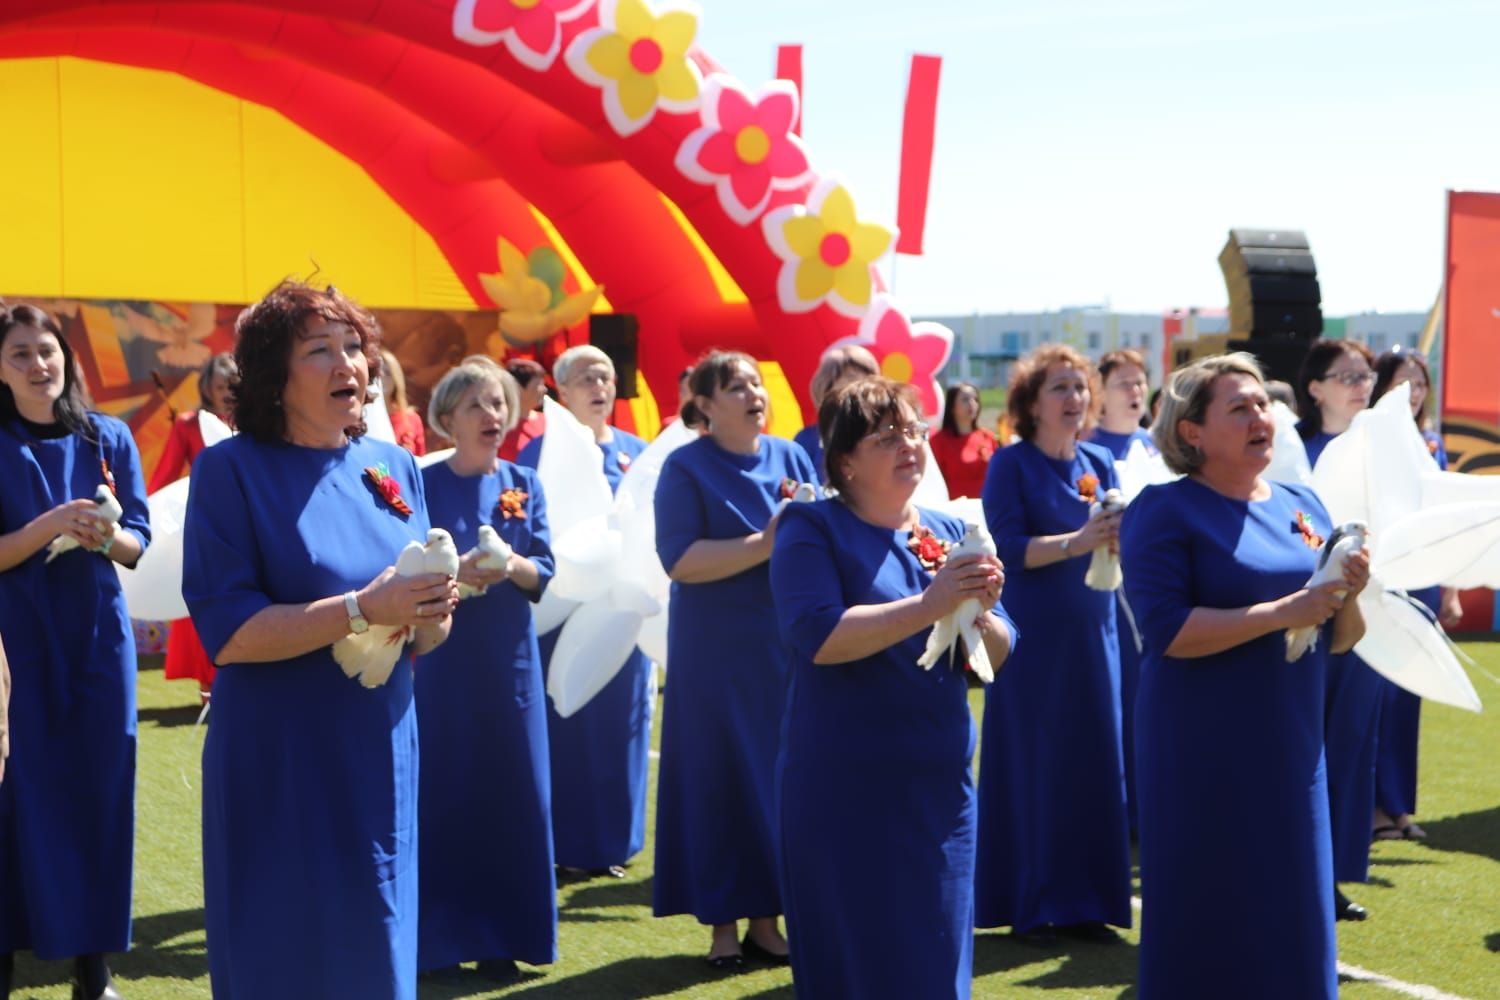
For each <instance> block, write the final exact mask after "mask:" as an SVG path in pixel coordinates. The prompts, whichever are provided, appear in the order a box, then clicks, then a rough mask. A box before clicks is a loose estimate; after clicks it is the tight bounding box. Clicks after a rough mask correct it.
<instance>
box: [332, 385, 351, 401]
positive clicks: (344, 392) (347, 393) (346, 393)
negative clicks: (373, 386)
mask: <svg viewBox="0 0 1500 1000" xmlns="http://www.w3.org/2000/svg"><path fill="white" fill-rule="evenodd" d="M329 395H330V396H332V397H333V398H334V399H338V400H352V399H353V398H354V396H355V390H354V386H352V385H351V386H349V387H348V388H347V389H335V390H333V392H331V393H329Z"/></svg>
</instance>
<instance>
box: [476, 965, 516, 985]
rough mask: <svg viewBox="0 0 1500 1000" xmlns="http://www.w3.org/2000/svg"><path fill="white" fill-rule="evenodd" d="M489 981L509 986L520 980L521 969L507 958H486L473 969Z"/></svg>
mask: <svg viewBox="0 0 1500 1000" xmlns="http://www.w3.org/2000/svg"><path fill="white" fill-rule="evenodd" d="M475 971H476V972H478V973H479V974H480V975H481V976H483V977H484V978H486V979H488V980H489V981H490V982H493V983H499V984H500V985H501V986H509V985H510V984H511V983H518V982H520V981H521V970H520V969H519V968H517V967H516V963H515V962H512V961H511V960H510V959H508V958H487V959H485V960H484V961H482V962H480V963H479V966H478V968H477V969H476V970H475Z"/></svg>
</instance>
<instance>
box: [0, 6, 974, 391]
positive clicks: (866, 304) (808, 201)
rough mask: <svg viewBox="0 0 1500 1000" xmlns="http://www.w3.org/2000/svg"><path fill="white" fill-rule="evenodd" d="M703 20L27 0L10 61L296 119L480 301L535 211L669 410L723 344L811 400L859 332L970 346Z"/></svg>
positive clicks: (897, 345) (578, 10) (791, 115)
mask: <svg viewBox="0 0 1500 1000" xmlns="http://www.w3.org/2000/svg"><path fill="white" fill-rule="evenodd" d="M698 20H699V15H698V12H697V11H696V9H695V8H690V7H667V6H665V5H663V6H654V5H652V4H650V3H648V2H647V0H321V2H316V3H306V2H292V0H252V2H242V3H189V2H165V3H111V2H81V0H10V2H7V3H6V4H5V5H4V7H3V9H0V58H17V57H27V56H60V55H72V56H78V57H81V58H86V59H92V60H98V61H103V62H111V63H118V64H123V65H131V66H139V67H147V68H153V69H160V70H168V71H171V72H174V73H177V74H180V75H182V76H184V77H187V78H189V79H192V80H195V81H198V82H200V83H202V84H205V85H207V86H209V87H212V88H215V89H217V90H220V91H223V92H225V93H229V94H232V95H235V96H237V97H241V98H244V99H246V100H250V101H253V102H255V103H258V104H262V105H265V106H267V107H270V108H272V109H275V110H277V111H279V112H281V113H282V114H284V115H285V116H287V117H288V118H289V119H291V120H292V121H294V122H295V123H297V124H298V125H300V126H301V127H302V128H303V129H305V130H306V131H308V132H309V133H311V134H312V135H314V136H316V137H317V138H319V139H320V140H321V141H323V142H325V143H326V144H328V145H329V146H330V147H332V148H334V149H337V150H338V151H340V152H341V153H343V154H344V155H345V156H347V157H349V158H350V159H351V160H353V161H354V162H356V163H358V164H359V165H360V166H362V167H363V168H364V169H365V170H366V171H367V172H368V173H369V175H370V176H371V177H372V178H373V179H374V180H375V182H376V183H377V184H379V185H380V186H381V187H382V188H384V189H385V191H386V192H387V193H388V194H389V195H390V196H391V197H392V198H393V199H394V200H395V201H396V202H397V203H398V204H399V205H400V206H401V207H402V208H404V209H405V210H406V211H407V212H408V213H409V214H410V215H411V217H412V218H413V219H414V220H416V221H417V223H418V224H419V225H421V226H422V227H423V228H424V229H426V230H427V232H428V233H429V234H430V235H431V236H432V237H433V239H434V241H435V242H436V243H437V244H438V247H439V248H440V249H441V251H442V252H443V254H444V255H445V256H446V257H447V259H448V261H449V263H450V264H451V266H452V267H453V270H454V272H455V273H456V274H457V275H458V276H459V277H460V279H461V280H462V281H463V282H464V284H465V287H466V288H467V290H468V291H469V293H470V294H471V295H472V296H473V298H474V300H475V301H476V302H478V303H480V304H482V305H496V303H493V302H492V300H491V299H490V297H489V296H488V295H487V293H486V290H485V288H484V286H483V284H482V283H481V281H480V279H479V275H481V274H486V273H493V272H495V271H496V270H497V261H496V241H497V238H498V237H501V236H503V237H505V238H507V239H508V240H510V242H512V243H514V244H517V245H519V246H523V247H524V246H531V245H537V244H541V243H544V242H545V241H546V238H545V235H544V234H543V232H542V229H541V226H540V224H539V222H538V221H537V219H536V218H535V216H534V215H533V214H532V212H531V210H530V208H529V207H528V203H529V204H530V205H534V206H536V209H537V211H539V212H541V213H542V214H543V215H544V216H546V217H547V218H548V219H549V220H550V221H551V223H552V224H553V225H554V226H555V227H556V228H557V230H558V231H559V233H560V234H561V235H562V237H563V238H564V240H565V241H566V243H567V244H568V245H569V246H570V247H571V249H572V251H573V253H574V254H575V255H576V256H577V258H578V260H579V262H580V263H581V265H582V266H583V268H584V269H585V270H586V271H587V272H588V273H589V274H590V275H591V276H592V278H593V279H594V280H596V281H598V282H600V283H602V284H604V285H605V286H606V287H607V290H608V295H609V299H610V302H611V305H612V307H613V308H614V310H615V311H618V312H628V313H634V314H635V315H636V316H637V317H638V318H639V320H640V328H641V346H640V368H641V372H642V374H643V375H644V377H645V378H646V380H647V382H648V384H649V385H650V386H651V388H652V391H653V394H654V395H655V396H656V398H657V399H659V400H661V401H662V402H663V404H665V405H666V406H670V405H671V403H672V401H675V399H676V389H675V381H676V376H677V373H678V371H680V370H681V368H682V367H683V366H684V365H685V364H687V363H689V361H690V360H691V358H692V357H693V356H695V355H696V354H697V353H698V352H699V351H700V350H702V349H704V348H706V347H709V346H715V345H717V346H725V347H733V348H738V349H742V350H746V351H749V352H750V353H752V354H754V355H756V356H758V357H761V358H767V359H772V360H775V361H777V362H779V363H780V364H781V366H782V368H783V370H784V371H785V373H786V376H787V379H788V381H789V383H790V385H791V386H792V388H793V390H794V391H796V392H797V394H798V397H799V400H800V401H801V403H802V407H803V412H804V416H805V417H810V416H811V413H810V408H809V403H808V400H807V398H806V394H805V387H806V385H807V383H808V380H809V378H810V377H811V375H812V372H813V370H814V368H815V367H816V364H817V360H818V356H819V354H820V353H821V352H822V351H823V349H824V348H825V347H826V346H827V345H829V344H831V343H833V342H835V341H838V340H841V339H846V338H853V337H859V338H861V339H863V340H866V341H868V342H870V343H871V344H872V345H874V346H876V347H877V350H876V353H877V355H879V356H881V357H882V358H883V359H884V361H885V363H886V365H885V366H886V368H887V371H888V372H889V373H891V374H893V375H896V376H898V377H906V378H910V379H911V380H912V381H914V382H916V383H917V384H918V385H919V386H921V387H922V388H923V389H924V390H927V389H928V387H929V386H930V383H931V374H932V371H933V370H934V366H935V365H937V364H941V361H942V360H943V359H945V358H946V353H947V343H948V340H947V339H946V337H945V334H944V333H943V332H942V331H925V332H924V331H915V332H914V331H912V330H911V328H910V325H909V324H908V323H907V322H906V318H905V317H904V316H903V315H901V314H900V312H899V310H897V309H896V308H895V307H894V306H893V305H892V304H891V303H890V302H889V301H888V300H887V299H885V298H884V297H883V296H881V295H880V294H878V293H879V277H878V274H877V272H876V271H875V269H874V266H873V265H874V262H875V261H876V260H878V259H879V258H880V257H881V256H883V255H884V254H885V253H886V252H887V251H888V250H889V248H890V246H891V245H892V244H893V242H894V235H895V234H894V231H893V230H892V229H891V228H889V227H885V226H880V225H876V224H872V223H870V222H867V221H865V220H863V219H860V218H859V217H858V215H857V212H856V210H855V206H854V203H853V200H852V198H851V196H850V195H849V193H848V192H847V191H846V190H845V189H844V188H843V187H841V186H840V185H839V184H838V183H837V181H836V180H834V179H830V178H823V179H820V178H819V177H818V176H817V175H816V174H815V173H814V172H813V171H812V169H811V167H810V165H809V163H808V160H807V155H806V152H805V151H804V150H803V148H802V147H801V145H800V140H798V139H797V138H796V136H795V135H792V134H790V132H789V130H790V127H791V124H792V122H793V121H794V120H795V117H796V95H795V94H794V93H793V92H792V91H791V89H790V88H789V87H786V86H785V85H774V84H773V85H771V86H769V87H767V88H764V89H762V90H761V91H759V92H752V91H750V90H748V89H747V88H745V87H744V86H743V85H741V84H740V83H738V82H737V81H735V80H734V79H733V78H732V77H730V76H728V75H727V74H725V73H723V72H722V71H720V70H719V68H718V67H717V66H716V65H715V64H714V63H713V62H712V61H711V60H710V59H709V58H708V57H707V56H705V55H704V54H702V53H701V52H700V51H699V50H697V49H696V48H694V47H693V44H692V43H693V40H694V37H695V36H696V33H697V25H698ZM663 196H665V198H666V199H670V201H671V202H672V203H673V204H675V205H676V206H677V207H678V208H679V209H680V210H681V212H682V214H683V216H684V217H685V218H686V219H687V221H688V222H689V223H690V224H691V227H692V229H693V230H696V233H697V234H698V236H699V237H701V239H702V241H703V243H704V244H706V246H707V248H708V249H709V250H710V251H711V252H712V255H713V256H714V257H716V258H717V260H718V261H719V262H720V263H722V265H723V268H724V269H725V270H726V271H727V272H728V274H729V276H730V277H731V278H732V279H733V282H734V284H735V285H737V286H738V289H739V290H741V291H742V293H743V298H741V297H740V296H737V295H728V296H726V295H725V294H724V291H723V288H722V283H721V282H718V281H716V280H715V277H714V275H713V273H712V272H711V271H710V267H709V264H708V263H706V262H705V259H704V255H703V254H702V253H700V251H699V248H698V247H697V246H695V244H694V239H693V236H692V235H691V234H690V233H689V232H688V231H686V230H685V229H684V227H683V226H682V225H681V224H680V223H679V221H678V219H677V218H676V217H675V215H674V213H673V211H672V208H671V207H670V206H669V205H668V204H667V202H666V201H664V200H663ZM568 290H569V291H576V290H577V288H576V283H574V284H570V285H569V286H568ZM924 341H925V346H924ZM924 395H930V393H929V392H925V391H924ZM929 409H934V407H932V406H931V405H930V403H929Z"/></svg>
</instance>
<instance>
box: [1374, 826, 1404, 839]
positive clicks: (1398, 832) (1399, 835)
mask: <svg viewBox="0 0 1500 1000" xmlns="http://www.w3.org/2000/svg"><path fill="white" fill-rule="evenodd" d="M1407 829H1410V827H1407ZM1370 839H1371V840H1405V839H1407V837H1406V830H1403V829H1402V828H1401V827H1399V826H1397V825H1396V824H1394V823H1382V824H1381V825H1380V826H1377V827H1376V828H1375V829H1373V830H1371V831H1370Z"/></svg>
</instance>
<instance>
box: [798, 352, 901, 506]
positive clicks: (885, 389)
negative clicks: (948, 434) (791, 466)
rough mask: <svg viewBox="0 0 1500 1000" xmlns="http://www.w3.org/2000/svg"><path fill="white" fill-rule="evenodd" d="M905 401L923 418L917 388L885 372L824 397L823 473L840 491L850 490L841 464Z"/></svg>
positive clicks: (821, 429) (821, 414) (820, 411)
mask: <svg viewBox="0 0 1500 1000" xmlns="http://www.w3.org/2000/svg"><path fill="white" fill-rule="evenodd" d="M903 404H905V406H906V407H907V408H908V409H910V410H911V411H912V412H913V413H915V414H916V415H917V419H918V420H921V419H922V401H921V399H920V398H919V397H918V396H917V390H916V389H913V388H912V387H911V386H910V385H908V384H907V383H905V382H897V381H895V380H894V379H888V378H886V377H884V376H882V375H867V376H865V377H864V378H862V379H856V380H855V381H853V382H847V383H845V384H844V385H842V386H840V387H839V388H837V389H835V390H834V391H833V392H831V393H829V394H828V395H827V396H825V397H824V399H823V405H822V406H820V407H818V436H819V437H821V438H822V439H823V474H824V475H825V476H826V477H827V479H828V485H830V486H832V487H833V488H834V489H836V490H838V491H839V492H840V493H844V492H846V491H847V490H848V488H849V484H848V482H847V481H846V480H845V479H844V470H843V469H842V468H840V465H841V463H842V462H843V460H844V459H845V458H847V457H848V456H849V455H850V454H852V453H853V451H854V449H855V448H858V447H859V443H860V442H861V441H863V440H864V438H865V436H866V435H867V434H869V433H871V432H872V431H874V430H875V428H877V427H879V426H880V425H881V424H882V423H884V422H885V421H886V419H887V418H890V417H894V416H895V415H896V414H898V413H900V412H901V407H902V405H903Z"/></svg>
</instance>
